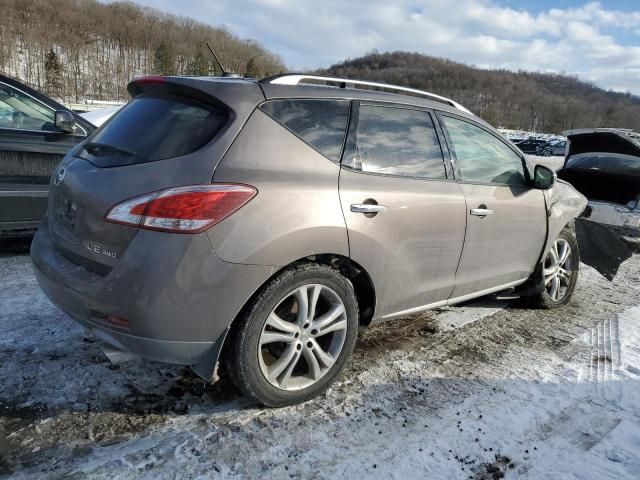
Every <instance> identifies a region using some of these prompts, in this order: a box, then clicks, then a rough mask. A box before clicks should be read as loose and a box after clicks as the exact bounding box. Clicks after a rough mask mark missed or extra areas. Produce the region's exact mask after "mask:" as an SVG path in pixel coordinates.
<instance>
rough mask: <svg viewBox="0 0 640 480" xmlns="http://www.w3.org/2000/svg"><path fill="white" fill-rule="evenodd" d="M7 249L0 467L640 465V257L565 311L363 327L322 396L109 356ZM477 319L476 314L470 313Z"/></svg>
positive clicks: (292, 473) (151, 470)
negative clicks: (296, 401)
mask: <svg viewBox="0 0 640 480" xmlns="http://www.w3.org/2000/svg"><path fill="white" fill-rule="evenodd" d="M26 251H27V245H22V246H20V245H18V246H17V247H15V246H14V247H12V248H10V249H6V248H5V251H4V254H3V255H2V257H0V272H2V275H1V276H0V477H3V476H7V477H11V476H13V477H15V478H27V477H29V478H61V477H64V478H86V477H90V478H154V479H155V478H231V477H233V478H258V477H263V478H363V477H367V478H501V477H502V476H505V477H506V478H525V477H526V478H630V479H631V478H633V479H635V478H639V477H640V456H639V455H638V451H640V325H639V322H640V300H639V298H640V258H639V257H638V256H637V255H636V256H634V257H633V258H632V259H631V260H629V261H628V262H626V263H625V264H624V265H623V267H622V268H621V271H620V273H619V275H618V277H616V279H615V281H614V282H613V283H610V282H608V281H607V280H605V279H604V278H602V277H601V276H599V275H598V274H597V273H595V271H593V270H592V269H590V268H588V267H584V266H583V269H582V272H581V277H580V280H579V284H578V289H577V292H576V295H575V297H574V299H573V300H572V301H571V303H570V304H569V305H568V306H566V307H565V308H562V309H559V310H555V311H541V310H531V309H528V308H527V306H526V305H524V304H523V303H522V302H519V301H508V300H496V299H489V300H486V299H485V300H483V301H481V302H480V303H474V304H471V305H467V306H463V307H457V308H446V309H443V310H438V311H433V312H427V313H424V314H419V315H415V316H412V317H407V318H403V319H400V320H397V321H393V322H391V323H386V324H382V325H379V326H375V327H372V328H368V329H362V330H361V332H360V339H359V343H358V347H357V349H356V351H355V354H354V357H353V359H352V361H351V362H350V364H349V367H348V369H347V371H346V373H345V374H344V375H343V376H342V377H341V378H340V380H339V381H338V382H337V384H336V385H335V386H334V387H333V388H332V389H331V390H330V391H329V392H328V393H327V394H326V395H324V396H323V397H321V398H318V399H316V400H313V401H310V402H308V403H306V404H303V405H300V406H295V407H289V408H284V409H278V410H271V409H264V408H261V407H259V406H257V405H255V404H252V403H250V402H249V401H247V400H246V399H243V398H242V397H241V396H239V394H238V393H237V391H236V390H235V389H234V388H233V387H232V385H231V384H230V382H229V381H228V380H224V379H223V380H222V381H221V382H219V383H218V384H216V385H213V386H210V385H205V384H204V383H203V382H202V381H201V380H199V379H198V378H197V377H196V376H195V375H193V374H192V373H191V372H190V371H189V370H188V369H186V368H182V367H177V366H171V365H165V364H160V363H154V362H150V361H145V360H133V361H129V362H126V363H121V364H116V365H113V364H111V363H110V362H109V361H108V360H107V359H106V358H105V356H104V355H103V353H102V351H101V349H100V347H99V344H98V343H97V342H95V341H94V339H92V338H90V337H86V336H85V335H84V331H83V329H82V328H80V327H79V326H78V325H77V324H75V323H74V322H73V321H71V320H70V319H69V318H67V317H65V316H64V315H63V314H62V313H60V312H59V311H57V310H56V309H55V308H54V307H53V306H52V305H51V304H50V303H49V302H48V300H47V299H46V298H45V297H44V295H43V294H42V293H41V292H40V291H39V289H38V286H37V284H36V282H35V279H34V277H33V274H32V271H31V265H30V261H29V257H28V255H27V254H26ZM473 320H475V321H473Z"/></svg>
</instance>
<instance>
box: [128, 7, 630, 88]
mask: <svg viewBox="0 0 640 480" xmlns="http://www.w3.org/2000/svg"><path fill="white" fill-rule="evenodd" d="M136 2H137V3H140V4H143V5H147V6H151V7H156V8H159V9H161V10H163V11H167V12H171V13H174V14H178V15H186V16H190V17H193V18H195V19H197V20H199V21H201V22H204V23H207V24H210V25H213V26H220V25H225V26H226V27H227V28H228V29H229V30H231V31H232V32H234V33H235V34H237V35H239V36H240V37H243V38H253V39H256V40H258V41H259V42H260V43H262V44H263V45H264V46H265V47H267V48H268V49H270V50H271V51H273V52H275V53H278V54H279V55H280V56H281V57H282V59H283V60H284V62H285V63H286V65H287V66H288V67H289V68H290V69H291V70H302V69H306V68H316V67H327V66H329V65H331V64H333V63H336V62H340V61H342V60H344V59H346V58H354V57H358V56H360V55H363V54H365V53H367V52H369V51H371V50H373V49H377V50H379V51H381V52H382V51H392V50H408V51H415V52H420V53H424V54H427V55H434V56H439V57H446V58H449V59H452V60H455V61H458V62H463V63H466V64H470V65H476V66H478V67H483V68H507V69H511V70H518V69H524V70H540V71H553V72H566V73H571V74H578V75H579V76H580V77H582V78H584V79H589V80H592V81H594V82H595V83H596V84H598V85H600V86H602V87H604V88H607V89H609V88H610V89H614V90H620V91H627V90H629V91H631V92H633V93H635V94H638V95H640V1H638V0H612V1H607V2H584V1H576V0H564V1H563V0H555V1H551V0H457V1H447V0H387V1H377V0H324V1H323V0H181V1H175V0H136Z"/></svg>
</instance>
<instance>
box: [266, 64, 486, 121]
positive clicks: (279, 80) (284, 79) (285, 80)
mask: <svg viewBox="0 0 640 480" xmlns="http://www.w3.org/2000/svg"><path fill="white" fill-rule="evenodd" d="M309 80H316V81H322V82H325V83H338V84H339V86H340V88H346V87H352V88H358V86H365V87H374V88H380V89H384V90H391V91H396V92H403V93H411V94H413V95H416V96H422V97H426V98H431V99H436V100H440V101H441V102H444V103H447V104H449V105H451V106H452V107H454V108H457V109H458V110H461V111H463V112H465V113H469V114H472V113H471V111H470V110H469V109H467V108H465V107H463V106H462V105H460V104H459V103H458V102H456V101H454V100H451V99H450V98H447V97H442V96H440V95H436V94H435V93H430V92H425V91H423V90H416V89H415V88H409V87H401V86H400V85H390V84H388V83H379V82H369V81H366V80H351V79H348V78H337V77H325V76H322V75H306V74H300V73H283V74H281V75H275V76H273V77H269V78H265V79H263V80H261V82H263V83H270V84H274V85H299V84H300V83H312V82H309ZM472 115H473V114H472Z"/></svg>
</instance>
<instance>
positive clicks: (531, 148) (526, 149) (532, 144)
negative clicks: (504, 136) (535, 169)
mask: <svg viewBox="0 0 640 480" xmlns="http://www.w3.org/2000/svg"><path fill="white" fill-rule="evenodd" d="M545 143H547V142H546V140H538V139H537V138H529V139H528V140H524V141H522V142H518V143H516V147H518V148H519V149H520V150H522V152H523V153H528V154H532V155H533V154H536V152H537V151H538V148H539V147H540V146H542V145H544V144H545Z"/></svg>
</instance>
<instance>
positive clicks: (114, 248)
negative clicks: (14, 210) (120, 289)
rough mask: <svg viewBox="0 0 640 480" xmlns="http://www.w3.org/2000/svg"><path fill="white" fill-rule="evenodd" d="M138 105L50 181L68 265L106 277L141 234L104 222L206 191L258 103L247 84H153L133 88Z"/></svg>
mask: <svg viewBox="0 0 640 480" xmlns="http://www.w3.org/2000/svg"><path fill="white" fill-rule="evenodd" d="M129 91H130V92H131V94H132V100H131V101H130V102H129V103H128V104H127V105H126V106H124V107H123V108H122V109H121V110H120V111H119V112H118V113H116V114H115V115H114V116H113V117H112V118H111V119H110V120H109V121H108V122H107V123H105V124H104V125H103V126H102V127H101V128H100V129H98V131H97V132H95V133H94V134H93V135H92V136H91V137H89V138H88V139H87V141H85V142H83V143H82V144H80V145H78V146H77V147H76V148H74V149H73V150H72V151H71V152H69V154H67V156H66V157H65V159H64V160H63V161H62V163H61V164H60V166H59V167H58V169H57V171H56V172H55V173H54V175H53V176H52V181H51V190H50V195H49V207H48V225H49V230H50V233H51V236H52V241H53V243H54V246H55V248H56V249H57V250H58V251H59V252H60V253H61V254H63V255H64V256H65V257H67V258H68V259H69V260H71V261H73V262H75V263H77V264H79V265H82V266H84V267H85V268H87V269H89V270H91V271H94V272H95V273H98V274H103V275H104V274H107V273H108V272H109V271H110V270H111V268H113V267H114V266H115V264H116V263H117V262H118V260H119V258H120V257H121V256H122V254H123V253H124V252H125V250H126V248H127V246H128V245H129V243H130V242H131V241H132V239H133V238H134V237H135V235H136V233H137V231H138V230H137V229H136V228H132V227H129V226H123V225H118V224H115V223H110V222H106V221H105V220H104V218H105V215H106V214H107V213H108V211H109V210H110V209H111V207H113V206H114V205H116V204H118V203H121V202H122V201H124V200H127V199H130V198H133V197H137V196H140V195H144V194H147V193H151V192H157V191H159V190H164V189H166V188H171V187H176V186H182V185H194V184H207V183H210V182H211V178H212V176H213V171H214V170H215V167H216V165H217V163H218V162H219V160H220V159H221V158H222V156H223V155H224V152H225V151H226V150H227V148H228V147H229V145H230V144H231V142H232V141H233V139H234V138H235V136H236V135H237V133H238V132H239V130H240V129H241V128H242V125H243V124H244V122H245V121H246V119H247V118H248V116H249V114H250V113H251V111H253V109H254V108H255V106H256V105H257V103H259V102H260V101H261V100H263V99H264V96H263V95H262V92H261V90H260V88H259V86H258V85H257V84H255V83H253V82H248V81H242V80H233V81H232V80H226V81H223V80H219V81H216V80H212V79H211V78H206V77H205V78H172V77H169V78H161V79H159V78H152V79H143V80H141V81H134V82H132V83H131V84H130V85H129Z"/></svg>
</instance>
